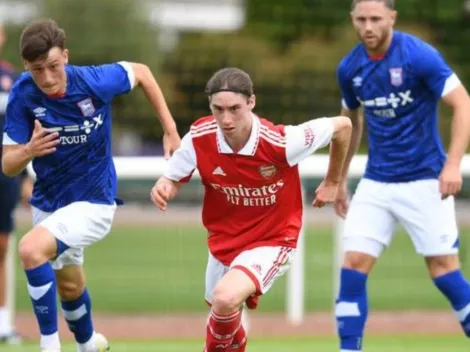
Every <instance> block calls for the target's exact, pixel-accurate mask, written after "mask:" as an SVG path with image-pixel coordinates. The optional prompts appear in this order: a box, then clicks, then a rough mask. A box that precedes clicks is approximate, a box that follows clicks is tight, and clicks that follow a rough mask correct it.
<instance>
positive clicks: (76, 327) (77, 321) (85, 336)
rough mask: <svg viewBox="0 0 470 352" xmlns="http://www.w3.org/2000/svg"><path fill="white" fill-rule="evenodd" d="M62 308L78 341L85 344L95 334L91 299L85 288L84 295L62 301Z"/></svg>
mask: <svg viewBox="0 0 470 352" xmlns="http://www.w3.org/2000/svg"><path fill="white" fill-rule="evenodd" d="M62 310H63V312H64V316H65V320H66V321H67V324H68V326H69V329H70V331H71V332H73V334H74V335H75V340H76V341H77V342H78V343H81V344H84V343H85V342H87V341H88V340H90V338H91V337H92V336H93V322H92V320H91V299H90V296H89V295H88V290H87V289H86V288H85V291H83V293H82V295H81V296H80V297H78V298H77V299H76V300H74V301H67V302H66V301H62Z"/></svg>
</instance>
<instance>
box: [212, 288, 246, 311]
mask: <svg viewBox="0 0 470 352" xmlns="http://www.w3.org/2000/svg"><path fill="white" fill-rule="evenodd" d="M212 295H213V301H212V308H213V309H214V310H215V311H217V312H219V313H227V314H228V313H231V312H233V311H236V310H237V309H239V307H240V304H241V302H240V301H241V300H240V298H239V297H237V295H236V294H235V293H234V292H233V290H229V289H227V288H225V287H216V288H215V289H214V292H213V294H212Z"/></svg>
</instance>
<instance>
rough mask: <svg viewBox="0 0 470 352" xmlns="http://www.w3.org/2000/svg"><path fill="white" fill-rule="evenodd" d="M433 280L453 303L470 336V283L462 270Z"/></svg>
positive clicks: (464, 329) (466, 333)
mask: <svg viewBox="0 0 470 352" xmlns="http://www.w3.org/2000/svg"><path fill="white" fill-rule="evenodd" d="M433 281H434V284H435V285H436V286H437V288H438V289H439V290H440V291H441V292H442V293H443V294H444V296H446V298H447V299H448V300H449V302H450V304H451V305H452V308H453V309H454V311H455V313H456V315H457V318H458V320H459V322H460V324H461V325H462V328H463V331H464V332H465V335H467V336H468V337H470V285H469V284H468V282H467V280H465V278H464V277H463V275H462V272H461V271H460V270H456V271H453V272H450V273H448V274H445V275H442V276H439V277H437V278H435V279H434V280H433Z"/></svg>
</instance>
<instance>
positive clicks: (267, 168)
mask: <svg viewBox="0 0 470 352" xmlns="http://www.w3.org/2000/svg"><path fill="white" fill-rule="evenodd" d="M276 172H277V169H276V167H275V166H274V165H263V166H260V168H259V173H260V175H261V176H263V177H264V178H266V179H270V178H273V177H274V175H276Z"/></svg>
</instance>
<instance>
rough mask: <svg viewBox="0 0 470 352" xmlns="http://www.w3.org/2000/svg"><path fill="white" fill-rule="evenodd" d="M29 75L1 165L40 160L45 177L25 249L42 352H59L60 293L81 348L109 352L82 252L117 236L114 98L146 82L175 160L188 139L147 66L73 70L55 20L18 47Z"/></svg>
mask: <svg viewBox="0 0 470 352" xmlns="http://www.w3.org/2000/svg"><path fill="white" fill-rule="evenodd" d="M20 51H21V57H22V59H23V61H24V64H25V68H26V70H27V72H25V73H24V74H23V75H22V76H21V77H20V78H19V80H18V81H17V82H16V83H15V85H14V87H13V89H12V91H11V94H10V98H9V102H8V105H7V110H6V125H5V129H4V140H3V144H4V150H3V158H2V165H3V170H4V172H5V174H7V175H9V176H14V175H17V174H19V173H20V172H21V171H22V170H23V169H24V168H25V167H26V166H27V164H28V163H29V162H31V161H32V163H33V168H34V170H35V172H36V175H37V180H36V183H35V185H34V190H33V197H32V199H31V205H32V210H33V224H34V227H33V229H32V230H30V231H29V232H28V233H27V234H25V235H24V237H23V238H22V239H21V241H20V243H19V255H20V258H21V263H22V265H23V268H24V270H25V273H26V277H27V282H28V291H29V295H30V297H31V300H32V303H33V306H34V313H35V314H36V318H37V321H38V324H39V329H40V332H41V351H50V352H57V351H60V349H61V347H60V340H59V336H58V332H57V320H58V317H57V309H56V293H58V294H59V296H60V299H61V304H62V310H63V313H64V317H65V319H66V321H67V323H68V325H69V328H70V330H71V331H72V332H73V334H74V336H75V339H76V341H77V345H78V351H79V352H99V351H105V350H107V349H108V348H109V346H108V342H107V341H106V338H105V337H104V336H103V335H101V334H98V333H95V331H94V327H93V323H92V317H91V311H90V310H91V300H90V296H89V294H88V291H87V288H86V284H85V276H84V272H83V268H82V264H83V250H84V248H86V247H87V246H89V245H91V244H93V243H95V242H97V241H99V240H101V239H102V238H103V237H104V236H106V234H107V233H108V232H109V230H110V228H111V223H112V221H113V217H114V213H115V209H116V203H117V199H116V172H115V168H114V164H113V160H112V153H111V112H110V103H111V101H112V99H113V98H114V97H115V96H117V95H120V94H125V93H127V92H129V91H130V90H132V89H133V88H134V87H135V86H140V87H141V88H142V89H143V91H144V92H145V95H146V96H147V98H148V100H149V102H150V103H151V104H152V105H153V107H154V108H155V110H156V112H157V113H158V115H159V118H160V121H161V123H162V125H163V129H164V131H165V137H164V148H165V151H166V156H169V155H170V154H171V153H172V152H173V151H174V150H175V149H177V148H178V146H179V142H180V138H179V135H178V132H177V130H176V126H175V122H174V120H173V118H172V116H171V114H170V112H169V110H168V108H167V106H166V103H165V99H164V97H163V95H162V92H161V90H160V88H159V86H158V84H157V83H156V81H155V79H154V77H153V75H152V73H151V72H150V70H149V69H148V67H147V66H145V65H142V64H135V63H129V62H120V63H112V64H106V65H101V66H72V65H68V64H67V63H68V51H67V49H65V32H64V31H63V30H62V29H61V28H59V27H58V26H57V24H56V23H55V22H54V21H52V20H40V21H35V22H33V23H31V24H30V25H29V26H28V27H27V28H26V29H25V30H24V32H23V34H22V37H21V41H20Z"/></svg>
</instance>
